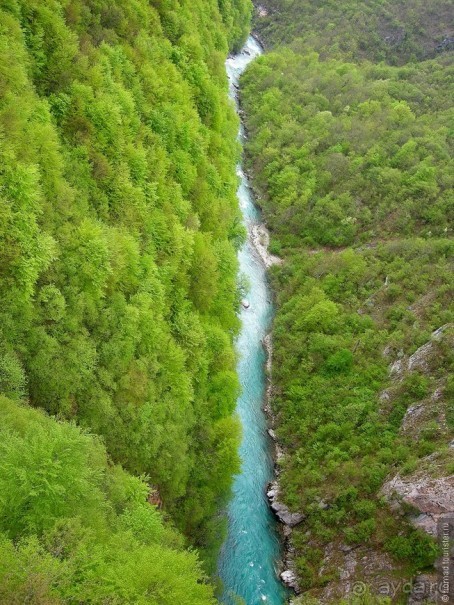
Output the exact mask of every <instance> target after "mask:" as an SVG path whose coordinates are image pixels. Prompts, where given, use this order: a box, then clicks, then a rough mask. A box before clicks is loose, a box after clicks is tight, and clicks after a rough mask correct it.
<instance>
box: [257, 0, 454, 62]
mask: <svg viewBox="0 0 454 605" xmlns="http://www.w3.org/2000/svg"><path fill="white" fill-rule="evenodd" d="M258 5H259V8H260V10H259V11H257V15H256V18H255V21H254V29H255V31H256V32H257V34H258V35H259V36H260V37H262V38H263V41H264V42H265V44H266V45H267V46H271V47H276V46H279V45H283V44H289V43H291V42H292V41H293V40H295V39H301V40H303V41H304V44H305V46H306V49H307V50H316V51H317V52H320V53H321V54H322V56H323V57H329V56H331V57H332V56H333V55H336V54H341V55H342V56H343V57H345V58H346V59H353V60H355V61H357V60H358V59H371V60H374V61H387V62H388V63H391V64H394V65H400V64H403V63H406V62H407V61H412V60H413V61H418V60H421V59H429V58H433V57H435V56H437V55H439V54H440V53H444V52H446V51H449V50H453V48H454V21H453V15H452V3H451V2H450V0H433V1H430V0H429V1H427V0H411V2H402V1H398V2H396V1H395V0H366V1H359V0H343V1H342V2H339V1H336V0H263V1H261V2H259V3H258Z"/></svg>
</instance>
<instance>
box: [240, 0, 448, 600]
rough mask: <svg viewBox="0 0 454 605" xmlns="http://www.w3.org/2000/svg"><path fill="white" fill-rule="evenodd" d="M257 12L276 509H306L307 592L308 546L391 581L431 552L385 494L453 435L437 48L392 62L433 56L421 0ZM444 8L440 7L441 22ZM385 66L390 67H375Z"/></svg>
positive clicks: (245, 81)
mask: <svg viewBox="0 0 454 605" xmlns="http://www.w3.org/2000/svg"><path fill="white" fill-rule="evenodd" d="M404 4H405V6H404ZM261 5H262V10H261V14H262V16H259V15H257V16H256V25H257V28H258V31H259V33H260V34H261V35H262V36H263V38H264V43H265V46H266V45H268V44H269V45H270V46H273V47H274V50H273V51H272V52H270V53H266V54H265V55H264V56H262V57H260V58H259V59H258V60H256V61H255V62H254V63H253V64H251V66H250V67H249V68H248V69H247V70H246V72H245V74H244V75H243V77H242V107H243V108H244V112H245V117H246V127H247V130H248V141H247V145H246V152H247V161H248V164H249V168H250V172H251V174H252V175H253V185H254V186H255V188H256V189H257V191H258V194H259V199H260V203H261V205H262V206H263V210H264V214H265V218H266V220H267V223H268V225H269V227H270V231H271V249H272V250H273V252H275V253H277V254H279V255H280V256H281V257H282V258H283V261H284V262H283V263H282V265H279V266H276V267H274V268H273V269H272V271H271V281H272V285H273V287H274V291H275V293H276V308H277V312H276V318H275V322H274V352H273V361H274V366H273V383H274V384H273V399H272V402H271V403H272V407H273V411H274V413H275V417H276V419H277V435H278V438H279V441H280V443H281V444H282V445H283V447H284V450H285V456H284V457H283V460H282V461H281V463H280V464H281V471H282V472H281V475H280V481H281V486H282V491H283V497H284V498H285V500H286V502H287V504H288V505H289V506H290V507H292V508H293V509H295V510H300V511H303V512H304V513H305V515H306V520H305V522H304V524H301V526H299V527H296V528H295V529H294V531H293V532H292V545H293V546H294V547H295V560H296V561H297V562H298V563H297V571H298V574H299V580H300V582H301V586H303V587H304V588H305V589H308V590H309V589H314V591H315V590H317V588H319V586H320V585H319V582H320V567H321V565H322V559H323V557H321V558H319V559H317V560H313V561H309V558H308V552H309V551H313V550H314V549H315V550H317V549H318V550H320V551H321V552H326V551H325V550H324V549H325V548H326V546H327V545H328V544H330V545H332V544H335V545H337V544H340V543H345V542H347V543H350V544H351V545H361V544H367V545H368V546H370V547H372V548H373V549H375V550H378V551H380V550H386V551H387V552H388V553H390V554H391V555H392V556H393V557H394V558H395V566H396V573H399V572H401V573H402V574H408V573H411V572H413V571H417V570H420V569H423V568H425V567H427V566H430V565H431V564H432V563H433V561H434V558H435V556H436V549H435V546H434V542H433V541H432V540H431V539H430V538H429V537H427V536H425V535H423V534H418V533H417V532H414V531H413V530H412V529H411V525H410V524H409V523H408V519H406V518H402V519H399V524H398V526H397V523H395V522H394V516H393V513H392V511H391V510H390V509H389V508H388V507H387V506H386V505H385V504H384V503H383V502H382V499H381V496H380V495H379V493H380V488H381V487H382V485H383V482H384V481H385V479H386V478H387V477H392V476H394V475H395V474H396V473H397V472H400V473H402V474H405V473H406V474H409V473H413V472H414V471H415V470H416V469H418V468H421V467H422V468H423V469H424V472H427V474H429V475H430V474H431V473H433V474H436V473H437V472H445V471H444V470H440V469H441V468H442V467H443V469H444V466H443V464H441V462H440V463H438V462H437V464H436V465H435V464H434V463H431V461H432V460H435V456H437V458H441V456H442V454H441V452H446V451H447V447H446V445H447V444H448V443H449V442H450V441H451V440H452V438H453V436H454V435H453V433H452V428H453V426H454V424H453V418H454V413H453V410H452V409H451V408H452V406H451V405H450V404H449V400H450V393H451V391H452V384H451V382H452V381H451V379H449V378H448V379H447V374H448V373H449V371H450V369H451V368H452V354H451V353H450V352H449V350H448V349H449V348H450V344H452V336H446V338H445V339H444V340H443V339H441V340H440V341H439V342H435V341H434V339H432V338H431V333H432V332H433V331H434V330H436V329H437V328H439V327H440V326H443V325H445V324H448V323H450V322H453V320H454V313H453V309H452V304H451V303H452V291H453V279H452V276H453V271H452V258H453V252H454V245H453V241H452V238H451V235H452V232H451V229H452V218H453V209H454V205H453V198H452V188H453V180H452V175H453V174H454V165H453V163H452V157H453V153H452V151H453V150H452V137H451V136H450V133H451V130H452V119H453V113H452V107H451V106H452V103H451V101H450V99H451V98H452V95H453V87H452V77H451V76H452V62H450V56H449V54H448V53H446V54H443V55H440V56H439V57H437V58H436V59H435V58H431V59H430V60H425V61H421V62H419V63H418V62H416V61H415V62H412V63H409V64H408V65H405V66H402V67H396V65H398V64H402V63H403V62H405V61H406V60H408V59H414V58H416V57H418V58H425V59H426V58H427V55H430V56H431V57H434V56H435V53H434V52H432V51H433V50H434V47H435V42H434V41H433V40H431V39H430V34H431V31H432V30H430V27H429V30H430V31H427V32H424V31H423V29H425V28H422V27H420V26H419V23H418V20H421V19H425V21H424V26H425V27H426V26H427V20H429V21H430V23H432V22H433V19H434V15H435V13H433V14H432V13H431V8H430V7H429V6H428V5H427V3H425V4H424V3H422V2H419V0H414V1H413V0H412V1H411V2H407V3H403V2H393V3H391V2H387V1H386V0H385V1H384V2H382V1H379V2H378V1H377V2H369V3H366V4H365V3H358V2H357V3H353V2H349V1H348V0H347V1H345V2H330V1H328V2H318V1H317V0H316V1H315V2H306V0H294V1H293V0H292V1H290V2H283V1H281V0H264V2H263V3H261ZM263 7H265V8H266V9H268V12H269V14H268V16H263ZM438 9H439V10H438ZM447 14H448V12H447V3H443V2H442V3H440V6H439V7H438V8H437V18H438V23H439V24H441V23H443V19H445V18H446V16H447ZM426 17H427V19H426ZM404 24H405V30H406V36H405V37H404V38H402V39H400V41H399V42H398V38H399V36H400V34H399V29H400V28H401V27H403V25H404ZM393 28H394V33H393V31H391V30H393ZM388 30H389V31H391V33H389V35H390V36H391V38H389V39H388V41H386V40H385V39H384V37H385V35H388V34H387V33H386V34H385V33H384V32H388ZM394 35H395V36H396V38H395V40H396V43H395V44H394V42H393V38H392V36H394ZM300 36H301V39H299V38H300ZM283 42H289V46H282V43H283ZM431 44H432V51H430V50H429V47H430V45H431ZM280 45H281V46H280ZM366 59H367V60H366ZM383 59H386V60H387V61H388V62H389V63H393V64H394V66H392V65H390V64H385V63H372V62H369V61H370V60H376V61H380V60H383ZM428 342H430V343H431V347H432V349H431V353H430V354H429V353H427V359H425V360H424V361H423V362H419V364H418V363H416V364H415V366H416V367H415V368H412V369H409V368H408V366H407V365H406V364H407V361H408V358H409V357H410V356H411V355H412V354H414V353H415V351H417V350H418V348H419V347H421V346H423V345H425V344H426V343H428ZM399 360H402V361H401V363H402V368H401V373H400V374H399V373H396V374H394V378H391V377H390V367H391V364H392V363H393V362H396V361H399ZM436 389H438V390H436ZM421 402H425V403H426V404H427V405H423V407H422V408H421V409H423V410H424V414H422V416H421V417H416V419H415V420H414V421H412V420H411V419H410V421H409V422H408V423H407V425H406V426H405V430H402V420H403V418H404V417H405V414H406V412H407V409H408V408H409V406H411V405H414V404H419V403H421ZM445 417H446V419H447V423H448V425H449V426H448V427H447V426H446V424H445V422H444V418H445ZM412 422H413V424H414V426H413V424H412ZM430 455H433V456H434V457H433V458H429V456H430ZM446 459H447V460H448V461H449V460H452V453H449V452H448V453H446ZM435 467H436V468H435ZM333 565H334V564H333ZM323 569H324V572H323V573H324V574H327V577H329V576H330V574H331V573H335V572H336V569H334V566H332V568H329V565H328V568H327V566H326V561H325V563H323ZM358 573H360V572H359V571H358ZM314 591H311V594H312V593H313V592H314ZM314 594H315V592H314ZM371 602H373V599H371Z"/></svg>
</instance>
